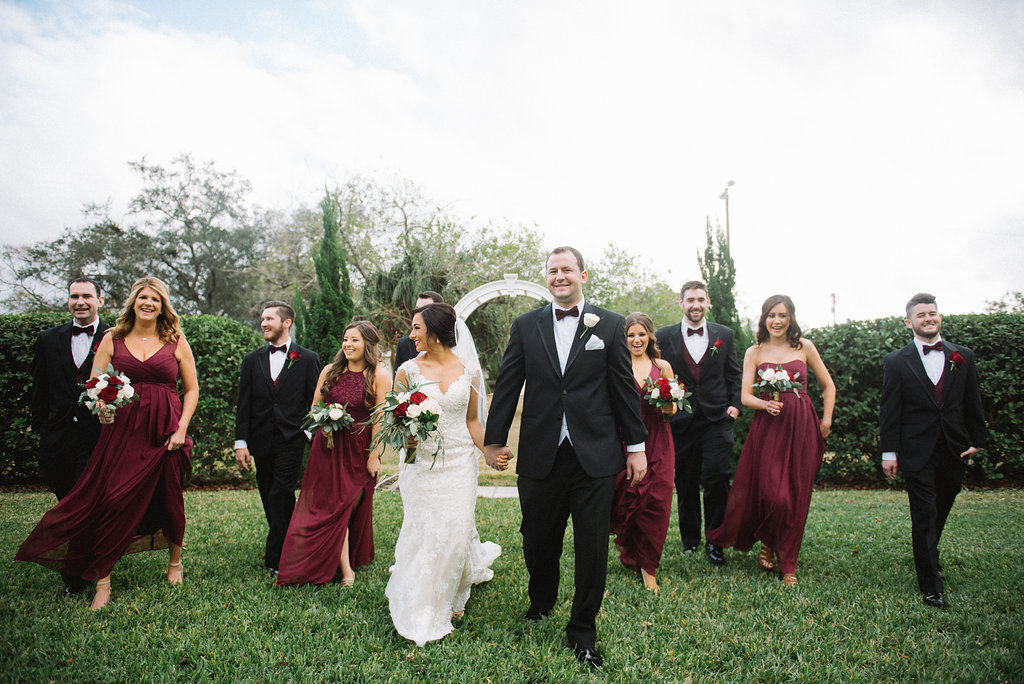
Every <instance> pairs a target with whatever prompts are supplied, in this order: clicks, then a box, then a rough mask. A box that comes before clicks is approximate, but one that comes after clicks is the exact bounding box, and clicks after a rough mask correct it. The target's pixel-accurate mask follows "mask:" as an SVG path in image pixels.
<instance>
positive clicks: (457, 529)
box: [384, 360, 501, 646]
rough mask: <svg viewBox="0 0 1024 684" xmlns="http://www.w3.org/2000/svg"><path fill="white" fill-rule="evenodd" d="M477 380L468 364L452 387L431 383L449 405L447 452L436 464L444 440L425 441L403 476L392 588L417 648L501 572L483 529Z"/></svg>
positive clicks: (389, 592)
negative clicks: (475, 429)
mask: <svg viewBox="0 0 1024 684" xmlns="http://www.w3.org/2000/svg"><path fill="white" fill-rule="evenodd" d="M401 367H402V368H403V369H405V373H406V377H407V378H409V381H410V382H412V383H415V384H421V383H426V382H429V381H428V380H426V379H425V378H424V377H423V376H422V374H421V373H420V369H419V366H417V365H416V361H415V360H412V361H406V362H405V363H403V364H402V366H401ZM470 386H471V373H470V371H469V370H468V369H467V370H466V371H465V372H464V373H463V374H462V376H461V377H460V378H459V379H458V380H456V381H455V382H453V383H451V385H449V387H448V391H447V393H444V392H441V389H440V386H439V385H437V384H432V385H426V386H424V387H423V390H422V391H423V392H424V393H425V394H426V395H428V396H430V397H433V398H435V399H437V400H438V401H439V402H440V404H441V410H442V414H441V419H440V421H439V423H438V426H439V427H438V431H439V432H440V433H441V435H442V438H443V444H444V455H443V456H442V455H441V454H438V456H437V460H436V461H434V462H433V466H431V461H432V460H433V459H432V455H433V453H434V449H435V447H436V444H435V441H434V440H433V439H431V440H425V441H423V442H422V443H421V444H420V445H419V448H418V449H417V451H416V462H415V463H412V464H409V465H408V466H407V467H406V468H405V471H404V472H403V473H402V477H401V480H400V485H399V486H400V490H401V493H402V509H403V513H404V517H403V519H402V530H401V531H400V532H399V534H398V542H397V543H396V544H395V564H394V565H393V566H391V579H390V580H389V581H388V586H387V588H386V589H385V590H384V594H385V596H387V597H388V602H389V603H390V606H391V620H392V621H393V622H394V623H395V629H396V630H397V631H398V633H399V634H401V635H402V636H404V637H405V638H406V639H410V640H412V641H415V642H416V645H417V646H422V645H423V644H425V643H426V642H428V641H435V640H437V639H440V638H441V637H443V636H444V635H446V634H448V633H449V632H451V631H452V613H453V612H456V611H461V610H464V609H465V607H466V601H468V600H469V592H470V589H471V588H472V586H473V585H474V584H479V583H481V582H486V581H488V580H490V579H491V578H492V577H493V576H494V571H492V570H491V568H490V565H491V563H493V562H494V560H495V559H496V558H497V557H498V556H500V555H501V547H500V546H498V545H497V544H495V543H493V542H483V543H481V542H480V537H479V535H478V534H477V531H476V492H477V474H478V465H477V463H478V461H477V459H478V454H479V452H478V451H477V449H476V447H475V446H474V445H473V440H472V438H471V437H470V435H469V429H468V428H467V427H466V408H467V406H468V405H469V400H470V396H471V393H470Z"/></svg>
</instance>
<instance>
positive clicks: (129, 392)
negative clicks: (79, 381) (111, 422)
mask: <svg viewBox="0 0 1024 684" xmlns="http://www.w3.org/2000/svg"><path fill="white" fill-rule="evenodd" d="M138 396H139V395H137V394H136V393H135V388H134V387H132V381H131V380H129V379H128V376H127V375H125V374H124V373H118V372H117V371H116V370H114V366H113V364H107V372H106V373H103V374H102V375H97V376H96V377H95V378H89V382H87V383H85V391H84V392H82V395H81V396H80V397H79V398H78V403H79V404H82V405H83V406H85V407H86V408H87V409H89V411H90V412H91V413H92V414H93V415H96V414H98V413H100V412H106V413H108V414H113V412H114V411H116V410H117V409H119V408H121V407H122V406H124V405H125V404H128V403H130V402H132V401H134V400H135V399H137V398H138Z"/></svg>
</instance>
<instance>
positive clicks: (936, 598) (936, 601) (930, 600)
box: [921, 592, 946, 608]
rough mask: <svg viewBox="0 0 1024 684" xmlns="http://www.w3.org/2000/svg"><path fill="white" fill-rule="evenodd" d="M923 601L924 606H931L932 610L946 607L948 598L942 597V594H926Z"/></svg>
mask: <svg viewBox="0 0 1024 684" xmlns="http://www.w3.org/2000/svg"><path fill="white" fill-rule="evenodd" d="M921 600H922V601H924V605H926V606H929V607H930V608H945V607H946V597H945V596H943V595H942V592H939V593H937V594H925V595H924V597H923V598H922V599H921Z"/></svg>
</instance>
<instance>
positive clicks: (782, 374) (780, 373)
mask: <svg viewBox="0 0 1024 684" xmlns="http://www.w3.org/2000/svg"><path fill="white" fill-rule="evenodd" d="M757 377H758V378H759V380H758V381H757V382H755V383H754V391H755V392H771V393H772V398H773V399H775V401H778V400H779V393H781V392H785V391H786V390H793V392H794V393H795V394H796V395H797V396H799V395H800V383H799V382H797V379H798V378H799V377H800V373H793V375H790V374H789V371H787V370H786V369H785V368H783V367H782V364H781V363H780V364H778V365H777V366H775V368H764V369H761V370H758V371H757Z"/></svg>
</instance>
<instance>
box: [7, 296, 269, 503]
mask: <svg viewBox="0 0 1024 684" xmlns="http://www.w3.org/2000/svg"><path fill="white" fill-rule="evenodd" d="M111 318H112V317H111V316H109V315H108V316H104V320H105V321H106V322H107V323H112V320H111ZM67 320H68V315H67V314H61V313H28V314H3V315H0V482H3V483H11V482H24V481H31V480H34V479H36V478H37V475H38V463H37V453H36V452H37V450H38V445H39V438H38V435H36V434H35V433H34V432H33V431H32V427H31V413H30V397H31V395H30V392H31V387H32V377H31V375H29V364H30V362H31V360H32V350H33V347H34V345H35V340H36V335H38V334H39V332H40V331H41V330H45V329H46V328H49V327H52V326H55V325H60V324H61V323H65V322H67ZM181 323H182V329H183V330H184V331H185V337H186V338H187V339H188V341H189V344H190V345H191V346H192V351H193V352H194V353H195V357H196V371H197V373H198V375H199V406H198V407H197V408H196V412H195V415H194V416H193V418H192V423H191V425H190V426H189V435H190V436H191V437H192V440H193V442H195V448H194V450H193V452H192V481H193V482H197V481H199V482H202V481H223V480H232V479H237V478H238V477H239V471H238V468H237V467H236V466H235V465H234V459H233V458H232V455H233V451H232V449H231V447H232V443H233V442H234V433H235V405H236V401H237V393H238V370H239V368H240V367H241V365H242V357H243V356H245V354H246V353H247V352H249V351H251V350H252V349H255V348H257V347H258V346H260V345H261V344H263V340H262V339H261V338H260V336H259V335H257V334H256V333H255V332H254V331H253V330H251V329H250V328H247V327H245V326H244V325H242V324H241V323H238V322H236V321H233V320H231V319H228V318H219V317H216V316H184V317H182V321H181Z"/></svg>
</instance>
